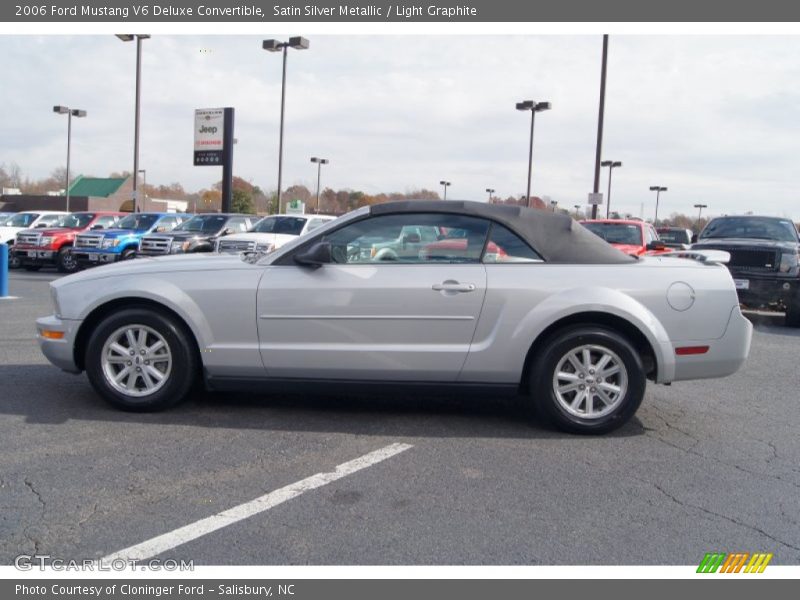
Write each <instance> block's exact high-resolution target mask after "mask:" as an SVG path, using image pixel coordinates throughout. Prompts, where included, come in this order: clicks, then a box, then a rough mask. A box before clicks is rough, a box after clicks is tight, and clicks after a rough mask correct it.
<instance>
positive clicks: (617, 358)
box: [531, 326, 646, 434]
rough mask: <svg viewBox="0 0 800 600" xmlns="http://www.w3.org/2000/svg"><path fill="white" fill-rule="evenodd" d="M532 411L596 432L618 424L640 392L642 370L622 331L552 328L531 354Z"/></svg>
mask: <svg viewBox="0 0 800 600" xmlns="http://www.w3.org/2000/svg"><path fill="white" fill-rule="evenodd" d="M534 361H535V362H534V364H533V368H532V372H531V393H532V396H533V401H534V403H535V407H536V409H537V412H538V413H539V415H540V416H541V417H543V418H544V419H545V420H546V421H547V422H549V423H550V424H552V425H554V426H555V427H557V428H558V429H561V430H563V431H568V432H570V433H583V434H602V433H607V432H609V431H612V430H614V429H616V428H618V427H621V426H622V425H624V424H625V423H626V422H628V420H629V419H630V418H631V417H632V416H633V415H634V414H635V413H636V411H637V409H638V408H639V405H640V404H641V402H642V399H643V398H644V391H645V386H646V375H645V371H644V367H643V365H642V360H641V358H640V357H639V353H638V352H637V351H636V349H635V348H634V347H633V345H632V344H631V343H630V341H628V340H627V339H626V338H625V337H623V336H621V335H620V334H618V333H616V332H614V331H612V330H610V329H606V328H604V327H593V326H575V327H571V328H568V329H565V330H563V331H560V332H557V333H556V334H555V335H554V336H553V337H551V338H550V339H549V340H547V342H546V343H545V345H544V347H543V348H542V349H541V350H540V351H539V352H538V353H537V355H536V356H535V358H534Z"/></svg>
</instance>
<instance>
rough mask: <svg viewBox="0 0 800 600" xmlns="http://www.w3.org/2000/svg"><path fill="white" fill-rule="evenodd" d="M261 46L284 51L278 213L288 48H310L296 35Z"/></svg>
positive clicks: (267, 49) (304, 39) (279, 189)
mask: <svg viewBox="0 0 800 600" xmlns="http://www.w3.org/2000/svg"><path fill="white" fill-rule="evenodd" d="M261 47H262V48H263V49H264V50H266V51H267V52H283V75H282V77H281V127H280V137H279V140H278V213H281V212H282V207H281V196H282V193H281V176H282V175H283V115H284V112H285V109H286V50H287V49H288V48H294V49H295V50H308V47H309V42H308V40H307V39H306V38H304V37H300V36H299V35H298V36H295V37H290V38H289V41H288V42H279V41H278V40H264V41H263V42H262V43H261Z"/></svg>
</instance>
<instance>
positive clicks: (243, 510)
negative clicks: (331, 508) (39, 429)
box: [100, 444, 413, 563]
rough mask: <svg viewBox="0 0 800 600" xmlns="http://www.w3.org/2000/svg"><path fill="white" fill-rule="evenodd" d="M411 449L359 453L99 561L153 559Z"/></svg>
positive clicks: (400, 446) (395, 446) (394, 447)
mask: <svg viewBox="0 0 800 600" xmlns="http://www.w3.org/2000/svg"><path fill="white" fill-rule="evenodd" d="M409 448H413V446H412V445H411V444H390V445H388V446H386V447H384V448H380V449H379V450H375V451H374V452H370V453H369V454H365V455H364V456H360V457H358V458H356V459H353V460H350V461H348V462H346V463H342V464H341V465H339V466H337V467H336V470H334V471H332V472H329V473H317V474H316V475H312V476H311V477H306V478H305V479H301V480H300V481H298V482H296V483H292V484H289V485H287V486H286V487H282V488H280V489H278V490H275V491H274V492H270V493H269V494H264V495H263V496H260V497H258V498H256V499H255V500H251V501H250V502H245V503H244V504H240V505H238V506H234V507H233V508H229V509H228V510H225V511H222V512H221V513H217V514H216V515H213V516H211V517H207V518H205V519H201V520H199V521H195V522H194V523H190V524H189V525H185V526H183V527H180V528H178V529H174V530H173V531H170V532H168V533H165V534H163V535H159V536H156V537H154V538H151V539H149V540H147V541H145V542H142V543H141V544H136V545H135V546H130V547H129V548H125V549H124V550H120V551H119V552H115V553H114V554H109V555H108V556H106V557H104V558H101V559H100V561H101V562H102V563H110V562H111V561H113V560H116V559H129V560H144V559H147V558H152V557H153V556H157V555H158V554H161V553H162V552H166V551H167V550H171V549H172V548H175V547H176V546H180V545H181V544H185V543H187V542H190V541H192V540H196V539H197V538H199V537H201V536H204V535H206V534H208V533H211V532H212V531H216V530H217V529H222V528H223V527H227V526H228V525H233V524H234V523H236V522H238V521H241V520H242V519H246V518H248V517H252V516H253V515H257V514H259V513H262V512H264V511H266V510H269V509H270V508H273V507H275V506H278V505H279V504H282V503H284V502H286V501H287V500H291V499H292V498H296V497H297V496H299V495H300V494H303V493H305V492H308V491H310V490H313V489H316V488H318V487H322V486H323V485H326V484H328V483H332V482H334V481H336V480H337V479H341V478H342V477H347V476H348V475H352V474H353V473H355V472H356V471H360V470H362V469H366V468H367V467H371V466H372V465H375V464H377V463H379V462H381V461H384V460H386V459H387V458H391V457H392V456H395V455H396V454H400V453H401V452H404V451H406V450H408V449H409Z"/></svg>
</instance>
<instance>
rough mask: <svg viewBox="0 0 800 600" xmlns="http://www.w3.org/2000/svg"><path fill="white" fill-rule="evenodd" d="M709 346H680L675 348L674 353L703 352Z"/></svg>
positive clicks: (680, 354) (684, 354)
mask: <svg viewBox="0 0 800 600" xmlns="http://www.w3.org/2000/svg"><path fill="white" fill-rule="evenodd" d="M708 349H709V346H681V347H680V348H675V354H677V355H678V356H687V355H689V354H705V353H706V352H708Z"/></svg>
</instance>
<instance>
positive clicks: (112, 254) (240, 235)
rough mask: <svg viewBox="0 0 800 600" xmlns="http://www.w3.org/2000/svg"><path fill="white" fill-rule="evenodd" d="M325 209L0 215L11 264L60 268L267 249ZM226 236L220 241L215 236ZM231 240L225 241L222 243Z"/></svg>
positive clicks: (314, 223)
mask: <svg viewBox="0 0 800 600" xmlns="http://www.w3.org/2000/svg"><path fill="white" fill-rule="evenodd" d="M333 218H334V217H331V216H325V215H313V216H312V215H274V216H271V217H265V218H260V217H258V216H256V215H243V214H238V213H230V214H225V213H222V214H220V213H207V214H197V215H189V214H180V213H155V212H147V213H120V212H103V211H85V212H73V213H66V212H59V211H25V212H20V213H16V214H12V215H11V216H10V217H8V218H6V219H5V220H0V225H2V227H0V243H7V244H9V246H10V252H9V263H10V264H9V266H11V267H12V268H17V267H22V268H24V269H26V270H28V271H38V270H39V269H41V268H42V267H44V266H55V267H56V268H57V269H58V270H59V271H60V272H62V273H71V272H74V271H76V270H78V269H80V268H85V267H91V266H96V265H102V264H109V263H114V262H117V261H120V260H128V259H131V258H135V257H137V256H162V255H170V254H183V253H194V252H214V251H216V252H224V253H232V252H241V251H251V252H257V253H267V252H272V251H274V250H276V249H277V248H279V247H280V246H282V245H283V244H285V243H286V242H288V241H290V240H292V239H294V238H295V237H297V236H300V235H304V234H306V233H308V232H309V231H313V230H314V229H315V228H317V227H319V226H320V225H322V224H324V223H325V222H327V221H329V220H331V219H333ZM223 238H224V239H225V241H226V243H225V244H222V245H220V240H222V239H223ZM228 240H230V243H227V242H228Z"/></svg>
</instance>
